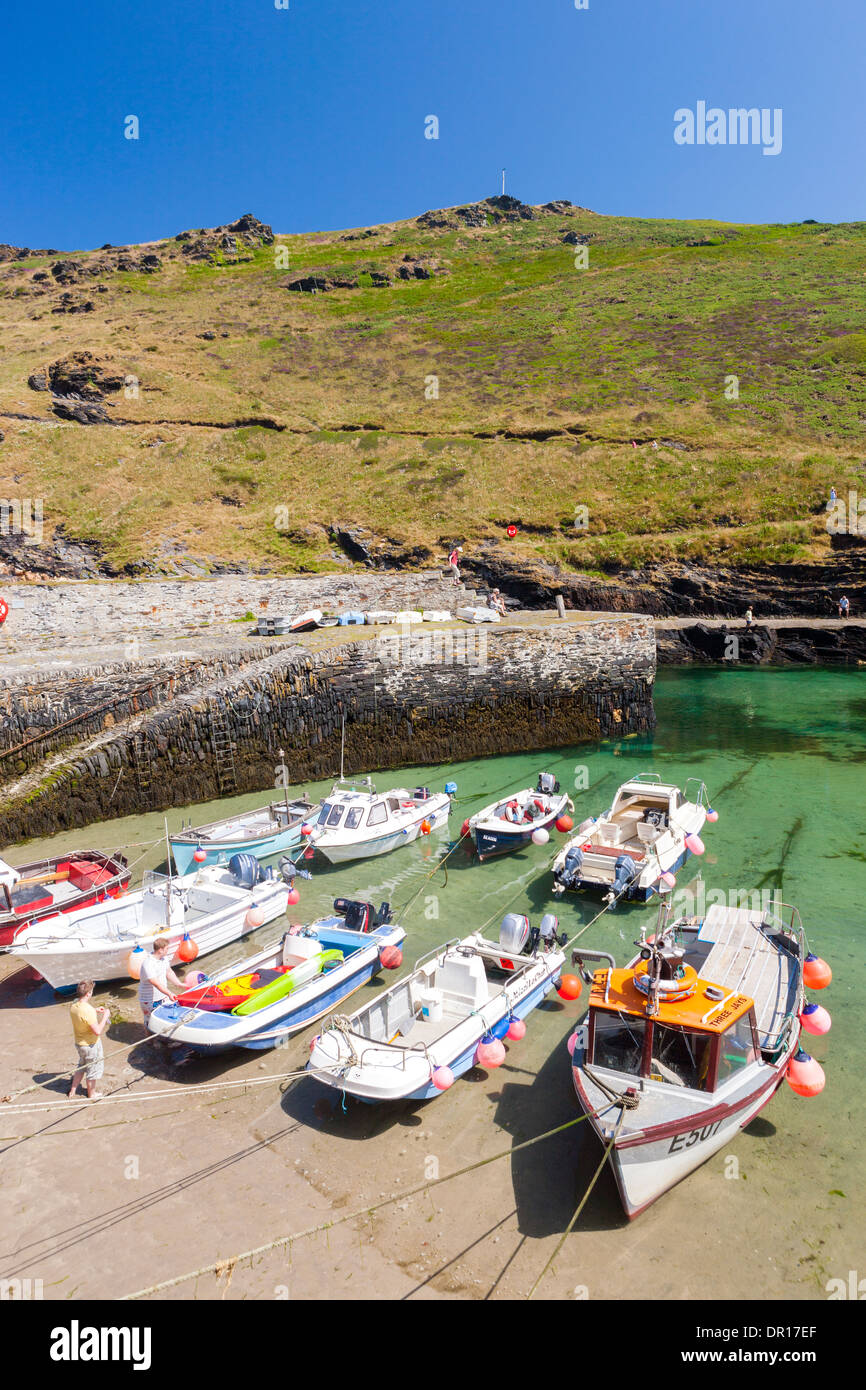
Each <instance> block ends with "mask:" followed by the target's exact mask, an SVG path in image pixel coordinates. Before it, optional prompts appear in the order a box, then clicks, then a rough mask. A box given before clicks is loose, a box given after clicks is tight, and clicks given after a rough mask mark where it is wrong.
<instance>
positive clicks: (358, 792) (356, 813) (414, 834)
mask: <svg viewBox="0 0 866 1390" xmlns="http://www.w3.org/2000/svg"><path fill="white" fill-rule="evenodd" d="M456 791H457V785H456V783H455V782H447V783H446V785H445V790H444V792H432V791H431V790H430V788H429V787H416V788H415V789H414V791H408V790H407V789H406V788H405V787H393V788H392V789H391V790H390V791H387V792H381V793H380V792H377V791H376V788H375V787H374V785H373V782H372V780H371V779H370V778H369V777H358V778H352V777H346V778H343V777H341V778H340V779H339V780H338V781H337V782H335V783H334V785H333V787H332V788H331V791H330V792H329V793H328V795H327V796H326V797H325V798H324V800H323V802H322V809H321V811H320V812H319V814H318V817H317V819H316V821H315V822H314V824H313V825H312V828H311V830H310V833H309V835H307V836H305V838H306V842H307V845H308V846H309V847H310V848H311V849H312V850H313V851H314V852H316V851H317V852H318V853H320V854H322V855H324V857H325V858H326V859H327V860H329V862H330V863H332V864H342V863H345V862H346V861H347V860H349V859H369V858H371V857H372V856H373V855H377V854H388V853H389V851H390V850H392V849H399V848H400V846H401V845H408V844H411V843H412V841H413V840H417V838H418V836H419V835H429V834H431V833H432V832H433V831H436V830H443V829H445V828H446V827H447V825H448V816H449V814H450V812H451V798H452V796H454V795H455V793H456Z"/></svg>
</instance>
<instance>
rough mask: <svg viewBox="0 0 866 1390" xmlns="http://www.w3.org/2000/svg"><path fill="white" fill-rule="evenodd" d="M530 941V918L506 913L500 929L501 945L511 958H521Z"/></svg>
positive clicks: (514, 913) (516, 913) (519, 914)
mask: <svg viewBox="0 0 866 1390" xmlns="http://www.w3.org/2000/svg"><path fill="white" fill-rule="evenodd" d="M528 940H529V918H528V917H524V916H523V915H522V914H521V913H519V912H506V914H505V916H504V917H503V919H502V926H501V927H500V928H499V944H500V946H501V947H502V949H503V951H505V953H506V954H507V955H509V956H519V955H520V954H521V952H522V951H523V949H524V947H525V946H526V943H527V941H528Z"/></svg>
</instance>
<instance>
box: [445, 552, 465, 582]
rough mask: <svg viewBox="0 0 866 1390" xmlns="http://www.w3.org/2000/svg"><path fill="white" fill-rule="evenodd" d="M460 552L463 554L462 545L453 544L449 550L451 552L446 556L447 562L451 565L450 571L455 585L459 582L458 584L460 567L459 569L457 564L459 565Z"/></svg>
mask: <svg viewBox="0 0 866 1390" xmlns="http://www.w3.org/2000/svg"><path fill="white" fill-rule="evenodd" d="M462 554H463V546H462V545H455V547H454V549H453V550H452V551H451V554H450V555H449V556H448V564H449V565H450V566H451V572H452V573H453V575H454V583H455V584H456V585H458V586H459V584H460V569H459V565H460V556H461V555H462Z"/></svg>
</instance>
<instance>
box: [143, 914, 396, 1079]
mask: <svg viewBox="0 0 866 1390" xmlns="http://www.w3.org/2000/svg"><path fill="white" fill-rule="evenodd" d="M404 937H405V932H404V931H403V928H402V927H400V926H397V925H396V924H395V923H393V922H392V921H391V910H390V906H389V904H388V903H382V904H381V906H380V907H379V908H378V909H375V908H374V907H373V904H372V903H368V902H361V901H356V900H347V899H345V898H336V899H335V900H334V911H333V913H332V914H330V915H329V916H327V917H322V918H320V919H319V920H318V921H316V922H312V923H311V924H310V925H309V926H296V925H293V926H291V927H290V928H289V930H288V931H287V932H286V933H285V934H284V935H283V936H282V937H281V938H280V940H279V941H278V942H276V943H272V944H271V945H270V946H267V947H265V948H264V949H263V950H261V951H258V952H256V954H255V955H252V956H250V957H248V958H247V959H245V960H242V961H240V962H237V961H236V962H235V963H234V964H233V965H228V966H225V967H224V968H223V969H222V970H219V971H218V972H217V973H216V974H214V975H208V976H200V977H199V979H198V980H197V981H196V982H195V983H193V984H192V985H191V986H190V988H189V989H187V990H186V991H185V992H184V993H183V994H182V995H179V996H178V1000H177V1003H176V1004H172V1003H168V1002H164V1003H161V1004H158V1005H157V1007H156V1008H155V1009H154V1010H153V1013H152V1014H151V1015H150V1017H149V1019H148V1025H147V1026H148V1028H149V1029H150V1031H151V1032H152V1033H156V1034H157V1035H158V1036H162V1035H165V1034H170V1036H171V1037H172V1038H173V1039H175V1040H176V1041H178V1042H182V1043H186V1044H188V1045H189V1046H190V1047H192V1048H194V1049H195V1050H196V1051H198V1052H202V1053H205V1052H224V1051H226V1050H227V1049H229V1048H232V1047H244V1048H250V1049H252V1050H254V1051H257V1050H262V1049H266V1048H270V1047H278V1046H279V1045H280V1044H281V1043H284V1042H285V1041H286V1040H287V1039H288V1038H290V1037H291V1036H292V1035H293V1034H294V1033H297V1032H298V1031H299V1030H300V1029H301V1028H305V1027H306V1026H307V1024H308V1023H315V1022H316V1021H317V1020H318V1019H320V1018H322V1017H324V1015H325V1014H329V1013H330V1012H331V1011H332V1010H333V1009H335V1008H336V1007H337V1006H338V1005H339V1004H342V1003H343V1001H344V1000H345V999H347V998H348V997H349V995H351V994H354V992H355V990H357V989H360V988H361V986H362V985H365V984H367V983H368V982H369V981H370V980H371V979H373V977H374V976H376V975H378V974H379V973H380V971H381V970H382V969H383V968H384V969H395V968H397V967H398V966H399V965H400V964H402V953H401V952H400V949H399V948H400V943H401V942H402V941H403V939H404Z"/></svg>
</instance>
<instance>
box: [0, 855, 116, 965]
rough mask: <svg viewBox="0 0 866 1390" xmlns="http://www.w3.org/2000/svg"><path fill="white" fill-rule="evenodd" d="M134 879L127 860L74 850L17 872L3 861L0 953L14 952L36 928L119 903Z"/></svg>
mask: <svg viewBox="0 0 866 1390" xmlns="http://www.w3.org/2000/svg"><path fill="white" fill-rule="evenodd" d="M129 877H130V871H129V867H128V865H127V861H126V859H125V857H124V856H123V855H122V854H106V853H105V852H104V851H103V850H98V849H85V850H72V851H70V853H68V854H59V855H55V856H54V857H53V858H51V859H39V860H36V861H35V862H34V863H32V864H22V865H20V866H19V867H18V868H16V869H13V868H12V866H11V864H7V863H6V862H5V860H2V859H0V947H3V946H10V945H11V944H12V942H13V941H14V939H15V937H16V936H18V935H19V934H20V933H21V932H22V931H23V930H24V928H25V927H28V926H30V925H31V923H34V922H47V921H49V920H50V919H52V918H54V917H56V916H57V914H58V913H65V912H75V911H77V910H78V909H80V908H83V907H92V906H94V905H95V904H96V903H100V902H104V901H105V899H106V898H116V897H118V896H119V894H121V893H125V892H126V889H127V887H128V886H129Z"/></svg>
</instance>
